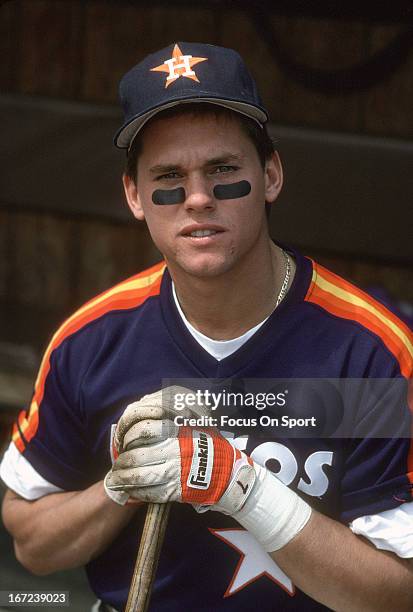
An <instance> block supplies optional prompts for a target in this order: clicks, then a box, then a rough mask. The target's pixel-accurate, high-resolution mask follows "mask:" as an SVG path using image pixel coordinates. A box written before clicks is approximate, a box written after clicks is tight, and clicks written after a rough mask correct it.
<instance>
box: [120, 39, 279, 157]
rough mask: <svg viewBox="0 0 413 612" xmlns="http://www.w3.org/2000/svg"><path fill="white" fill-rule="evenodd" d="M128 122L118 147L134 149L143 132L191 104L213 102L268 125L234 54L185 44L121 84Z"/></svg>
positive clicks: (146, 61)
mask: <svg viewBox="0 0 413 612" xmlns="http://www.w3.org/2000/svg"><path fill="white" fill-rule="evenodd" d="M119 94H120V100H121V104H122V108H123V112H124V115H125V122H124V124H123V125H122V127H121V128H120V130H118V132H117V133H116V135H115V139H114V141H115V145H116V146H117V147H119V148H120V149H128V148H129V147H130V145H131V143H132V141H133V139H134V137H135V136H136V134H137V133H138V132H139V130H140V129H141V128H142V127H143V126H144V125H145V123H146V122H147V121H148V120H149V119H151V117H153V116H154V115H156V114H157V113H159V112H160V111H162V110H165V109H167V108H170V107H172V106H175V105H177V104H184V103H185V102H186V103H188V102H209V103H212V104H218V105H219V106H225V107H226V108H229V109H231V110H233V111H236V112H238V113H241V114H243V115H246V116H247V117H250V118H252V119H255V121H257V122H258V123H259V124H260V125H263V124H264V123H265V122H266V121H268V113H267V111H266V110H265V108H264V107H263V105H262V101H261V98H260V95H259V93H258V89H257V86H256V84H255V81H254V79H253V78H252V76H251V75H250V73H249V72H248V69H247V67H246V65H245V63H244V61H243V59H242V58H241V56H240V55H239V54H238V53H237V52H236V51H233V50H232V49H226V48H224V47H216V46H214V45H206V44H203V43H185V42H179V43H176V44H172V45H169V47H166V48H165V49H162V50H161V51H157V52H156V53H152V54H151V55H148V56H147V57H146V58H145V59H144V60H143V61H142V62H140V63H139V64H137V65H136V66H134V67H133V68H132V69H131V70H129V72H127V73H126V74H125V75H124V77H123V78H122V80H121V82H120V87H119Z"/></svg>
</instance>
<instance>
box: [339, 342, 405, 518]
mask: <svg viewBox="0 0 413 612" xmlns="http://www.w3.org/2000/svg"><path fill="white" fill-rule="evenodd" d="M383 353H384V352H380V353H378V354H377V355H376V359H378V360H381V361H382V363H383V367H382V372H383V373H384V374H385V375H384V376H383V377H382V378H376V377H377V375H378V372H379V371H380V368H377V367H375V368H373V378H371V379H368V378H366V379H364V380H361V381H359V383H358V384H357V385H355V386H354V389H355V390H357V395H358V398H357V399H356V398H355V397H353V409H354V406H355V405H356V406H357V407H356V409H355V412H354V425H353V429H352V436H351V438H350V439H349V440H348V443H347V448H346V452H345V463H344V471H343V478H342V481H341V493H342V514H341V520H342V521H343V522H345V523H349V522H351V521H353V520H354V519H356V518H358V517H361V516H367V515H374V514H377V513H380V512H383V511H386V510H391V509H393V508H396V507H398V506H400V505H401V504H404V503H406V502H411V501H412V500H413V445H412V411H411V408H410V406H409V395H410V394H409V386H410V384H411V379H408V380H407V379H406V378H405V377H403V376H401V374H400V371H399V372H397V367H396V365H394V366H393V368H391V367H388V365H389V364H387V368H386V367H385V365H384V363H385V362H386V361H387V362H388V361H389V358H388V356H387V355H385V354H383ZM353 395H354V393H353Z"/></svg>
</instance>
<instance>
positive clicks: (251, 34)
mask: <svg viewBox="0 0 413 612" xmlns="http://www.w3.org/2000/svg"><path fill="white" fill-rule="evenodd" d="M284 24H285V19H283V18H278V24H277V25H278V28H280V29H282V28H283V27H284ZM219 32H220V44H222V45H223V46H225V47H230V48H232V49H235V50H236V51H238V53H240V55H241V56H242V57H243V59H244V61H245V62H246V64H247V66H248V68H249V70H250V72H251V73H252V75H253V77H254V79H255V80H256V82H257V84H258V88H259V91H260V94H261V97H262V99H263V102H264V105H265V106H266V108H267V109H268V111H269V113H270V118H271V119H272V120H273V121H278V120H279V118H280V116H281V100H282V97H281V96H280V87H281V84H282V83H283V79H282V75H281V72H280V69H279V67H278V66H277V63H276V62H275V61H274V59H273V57H272V54H271V50H270V49H269V48H268V45H266V44H265V42H264V41H262V40H261V39H260V37H259V36H258V34H257V31H256V29H255V26H254V24H253V22H252V21H251V19H250V17H249V14H248V12H246V11H240V10H234V9H231V10H226V11H222V12H220V28H219Z"/></svg>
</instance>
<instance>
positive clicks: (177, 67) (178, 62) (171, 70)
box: [151, 45, 208, 89]
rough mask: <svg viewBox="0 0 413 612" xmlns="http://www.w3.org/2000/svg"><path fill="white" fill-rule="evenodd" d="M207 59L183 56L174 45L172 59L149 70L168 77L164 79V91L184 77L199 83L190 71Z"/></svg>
mask: <svg viewBox="0 0 413 612" xmlns="http://www.w3.org/2000/svg"><path fill="white" fill-rule="evenodd" d="M207 60H208V58H207V57H192V55H183V53H182V51H181V49H180V48H179V46H178V45H175V47H174V50H173V52H172V57H171V58H170V59H167V60H165V61H164V63H163V64H161V65H160V66H156V68H151V72H166V73H168V76H167V78H166V83H165V89H166V88H167V87H169V85H170V84H171V83H173V82H174V81H176V80H177V79H179V78H180V77H186V78H188V79H192V80H193V81H196V82H197V83H199V79H198V77H197V76H196V74H195V72H194V71H193V70H192V66H195V64H199V62H205V61H207Z"/></svg>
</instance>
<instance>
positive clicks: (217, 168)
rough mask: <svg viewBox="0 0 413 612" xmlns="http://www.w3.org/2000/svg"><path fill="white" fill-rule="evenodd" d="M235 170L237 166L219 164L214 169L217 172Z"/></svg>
mask: <svg viewBox="0 0 413 612" xmlns="http://www.w3.org/2000/svg"><path fill="white" fill-rule="evenodd" d="M235 170H238V168H236V167H235V166H217V167H216V168H215V169H214V172H215V173H216V174H221V173H225V172H234V171H235Z"/></svg>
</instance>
